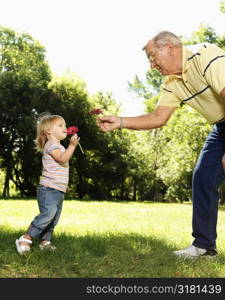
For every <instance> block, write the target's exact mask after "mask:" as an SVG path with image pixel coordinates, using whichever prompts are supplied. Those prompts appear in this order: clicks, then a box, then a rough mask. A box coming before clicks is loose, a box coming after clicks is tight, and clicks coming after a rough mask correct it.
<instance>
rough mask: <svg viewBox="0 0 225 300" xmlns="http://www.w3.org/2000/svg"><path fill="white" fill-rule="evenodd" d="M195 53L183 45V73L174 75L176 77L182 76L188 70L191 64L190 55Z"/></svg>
mask: <svg viewBox="0 0 225 300" xmlns="http://www.w3.org/2000/svg"><path fill="white" fill-rule="evenodd" d="M192 55H193V52H191V51H190V50H189V49H188V48H187V47H185V46H183V47H182V74H180V75H173V76H174V77H175V78H182V76H183V74H184V73H186V72H187V70H188V69H189V67H190V65H189V63H188V59H189V57H191V56H192Z"/></svg>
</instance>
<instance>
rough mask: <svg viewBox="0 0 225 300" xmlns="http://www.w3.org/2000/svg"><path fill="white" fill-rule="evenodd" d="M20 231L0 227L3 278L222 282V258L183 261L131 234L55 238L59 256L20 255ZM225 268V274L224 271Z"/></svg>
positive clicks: (224, 262)
mask: <svg viewBox="0 0 225 300" xmlns="http://www.w3.org/2000/svg"><path fill="white" fill-rule="evenodd" d="M21 234H23V232H22V231H15V230H12V229H11V228H8V229H7V228H2V227H0V251H1V256H0V278H188V277H189V278H219V277H224V269H222V268H224V265H225V257H224V255H219V256H218V257H217V258H214V259H209V258H199V259H197V260H184V259H180V258H176V257H174V255H173V254H172V251H173V250H174V248H173V246H170V245H168V244H167V243H166V242H165V241H164V240H160V239H156V238H152V237H150V236H142V235H138V234H136V233H133V234H119V235H118V234H117V235H115V234H114V233H107V234H106V233H103V234H101V235H95V234H92V233H87V234H86V235H85V236H78V235H68V234H64V233H61V234H57V235H55V236H54V238H53V243H54V245H55V246H56V247H57V250H56V251H55V252H48V251H41V250H39V248H38V241H37V240H34V245H33V247H32V250H31V252H30V253H29V254H27V255H26V256H20V255H19V254H18V253H17V251H16V247H15V240H16V238H18V237H19V236H20V235H21ZM221 270H222V271H221Z"/></svg>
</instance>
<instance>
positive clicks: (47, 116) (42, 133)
mask: <svg viewBox="0 0 225 300" xmlns="http://www.w3.org/2000/svg"><path fill="white" fill-rule="evenodd" d="M58 119H63V117H61V116H59V115H52V114H51V113H44V114H42V115H41V116H40V117H39V118H38V120H37V134H36V139H35V140H34V143H35V146H36V150H37V151H38V152H43V150H44V146H45V144H46V142H47V131H48V130H49V129H50V128H51V126H52V125H54V123H55V121H57V120H58Z"/></svg>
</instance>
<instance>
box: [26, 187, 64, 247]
mask: <svg viewBox="0 0 225 300" xmlns="http://www.w3.org/2000/svg"><path fill="white" fill-rule="evenodd" d="M63 199H64V193H63V192H61V191H59V190H56V189H53V188H49V187H46V186H39V187H38V189H37V200H38V207H39V210H40V214H39V215H37V216H36V217H35V218H34V220H33V221H32V222H31V224H30V226H29V228H28V231H27V233H28V234H29V235H30V236H32V237H34V238H35V237H39V238H40V239H41V240H48V241H50V240H51V237H52V232H53V230H54V228H55V226H56V224H57V223H58V221H59V217H60V215H61V211H62V204H63Z"/></svg>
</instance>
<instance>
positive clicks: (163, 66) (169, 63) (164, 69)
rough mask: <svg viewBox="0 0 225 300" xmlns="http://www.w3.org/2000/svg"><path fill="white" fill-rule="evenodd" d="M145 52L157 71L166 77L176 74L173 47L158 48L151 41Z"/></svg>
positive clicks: (152, 66)
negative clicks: (172, 54)
mask: <svg viewBox="0 0 225 300" xmlns="http://www.w3.org/2000/svg"><path fill="white" fill-rule="evenodd" d="M145 51H146V55H147V57H148V59H149V62H150V66H151V68H154V69H157V70H158V71H159V72H160V73H161V74H162V75H164V76H165V75H171V74H174V61H173V60H174V59H173V58H172V56H171V53H172V47H171V45H165V46H161V47H156V46H155V45H154V43H153V42H152V41H150V42H149V43H148V45H147V47H146V49H145Z"/></svg>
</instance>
